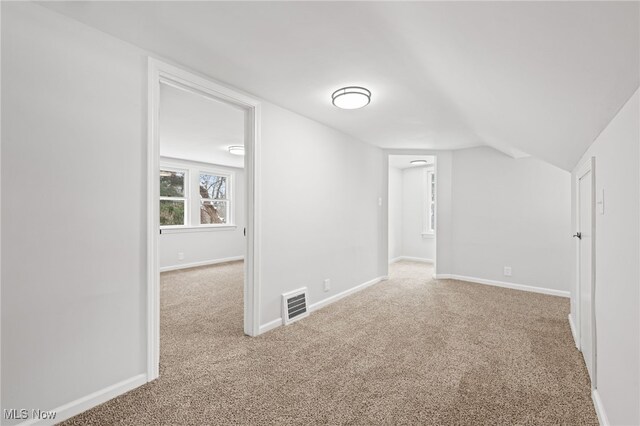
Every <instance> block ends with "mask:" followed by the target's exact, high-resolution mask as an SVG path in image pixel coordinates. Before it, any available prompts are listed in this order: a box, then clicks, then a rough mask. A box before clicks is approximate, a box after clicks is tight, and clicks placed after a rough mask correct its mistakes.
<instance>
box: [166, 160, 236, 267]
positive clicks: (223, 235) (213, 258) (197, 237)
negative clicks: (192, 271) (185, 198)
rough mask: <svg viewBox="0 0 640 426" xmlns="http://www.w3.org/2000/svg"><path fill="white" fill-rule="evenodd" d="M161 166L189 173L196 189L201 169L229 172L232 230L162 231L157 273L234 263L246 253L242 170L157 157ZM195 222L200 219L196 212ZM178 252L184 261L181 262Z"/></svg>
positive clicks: (226, 228) (228, 228) (222, 228)
mask: <svg viewBox="0 0 640 426" xmlns="http://www.w3.org/2000/svg"><path fill="white" fill-rule="evenodd" d="M160 163H161V164H168V165H173V166H176V167H181V168H183V169H187V170H189V177H190V179H191V184H192V185H195V186H196V187H197V185H198V179H199V173H200V171H201V170H207V169H215V170H223V171H226V172H228V173H232V174H233V177H232V181H233V184H232V185H233V188H232V189H233V195H232V197H233V201H232V202H233V218H234V219H233V222H232V223H233V224H234V226H233V227H221V228H201V229H189V230H177V231H176V230H172V229H170V230H169V229H165V230H163V231H162V234H160V238H159V242H158V244H159V247H158V251H159V253H158V257H159V261H160V270H161V271H167V270H172V269H180V268H186V267H191V266H199V265H206V264H211V263H215V262H218V261H224V260H237V259H239V258H241V257H244V252H245V238H244V226H245V207H244V204H245V199H244V197H245V183H244V170H243V169H239V168H236V167H226V166H220V165H216V164H206V163H199V162H194V161H185V160H176V159H172V158H165V157H161V158H160ZM193 213H194V216H193V217H194V219H193V220H196V219H195V218H196V217H197V218H199V214H198V212H193ZM178 253H182V254H183V256H184V258H183V259H182V260H180V259H179V258H178Z"/></svg>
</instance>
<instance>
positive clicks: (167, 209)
mask: <svg viewBox="0 0 640 426" xmlns="http://www.w3.org/2000/svg"><path fill="white" fill-rule="evenodd" d="M186 182H187V172H186V171H185V170H177V169H173V170H172V169H168V168H164V169H161V170H160V226H184V225H186V224H187V222H186V218H187V197H186V186H185V184H186Z"/></svg>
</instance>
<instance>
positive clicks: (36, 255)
mask: <svg viewBox="0 0 640 426" xmlns="http://www.w3.org/2000/svg"><path fill="white" fill-rule="evenodd" d="M145 86H146V75H145V68H144V59H143V57H142V56H141V55H140V53H139V52H138V51H136V50H135V49H133V48H130V47H128V46H126V45H125V44H123V43H120V42H118V41H116V40H114V39H112V38H110V37H107V36H105V35H102V34H100V33H98V32H96V31H93V30H89V29H86V28H84V27H82V26H80V25H69V24H68V21H67V20H64V19H58V18H57V17H56V16H53V14H52V12H49V11H46V10H44V9H43V8H41V7H40V6H36V5H33V4H7V3H3V4H2V123H3V126H2V196H3V198H4V200H3V201H4V202H3V203H2V209H3V210H2V229H3V235H2V264H3V269H2V408H31V407H33V408H43V409H52V408H54V407H57V406H59V405H61V404H64V403H67V402H69V401H72V400H74V399H76V398H79V397H81V396H84V395H86V394H88V393H90V392H93V391H96V390H98V389H102V388H104V387H106V386H109V385H112V384H114V383H117V382H120V381H122V380H124V379H128V378H131V377H132V376H135V375H137V374H140V373H142V372H143V371H145V355H146V348H145V344H146V333H145V329H144V323H143V320H144V317H145V311H146V308H145V306H146V299H145V288H144V283H145V280H146V266H145V262H144V259H145V257H146V250H145V248H146V242H145V231H144V230H145V222H144V217H145V211H146V206H145V201H144V200H145V198H146V189H145V188H146V186H145V174H146V170H145V166H144V165H145V144H144V140H145V125H144V123H145V120H146V119H145V117H146V105H145V92H144V90H143V88H144V87H145Z"/></svg>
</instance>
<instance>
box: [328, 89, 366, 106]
mask: <svg viewBox="0 0 640 426" xmlns="http://www.w3.org/2000/svg"><path fill="white" fill-rule="evenodd" d="M331 102H333V104H334V105H335V106H337V107H338V108H342V109H358V108H362V107H365V106H367V105H369V102H371V92H370V91H369V90H367V89H365V88H364V87H358V86H349V87H343V88H342V89H338V90H336V91H335V92H333V94H332V95H331Z"/></svg>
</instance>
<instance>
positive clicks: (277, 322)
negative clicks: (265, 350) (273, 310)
mask: <svg viewBox="0 0 640 426" xmlns="http://www.w3.org/2000/svg"><path fill="white" fill-rule="evenodd" d="M281 325H282V318H278V319H274V320H273V321H269V322H268V323H266V324H263V325H261V326H260V329H259V330H258V334H262V333H266V332H267V331H270V330H273V329H274V328H278V327H280V326H281Z"/></svg>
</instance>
